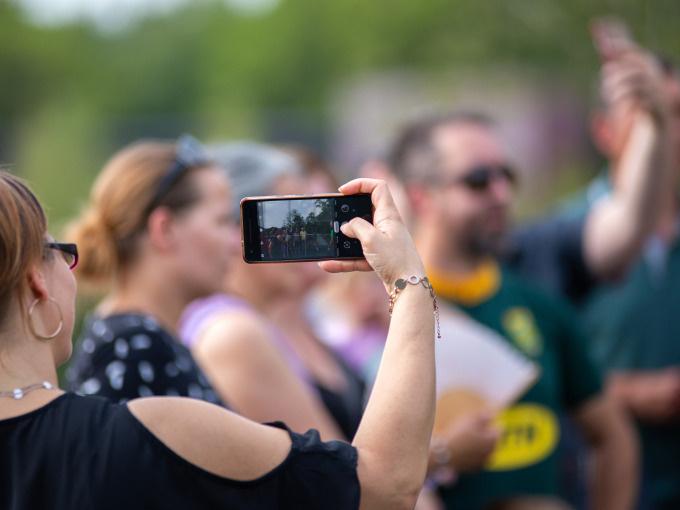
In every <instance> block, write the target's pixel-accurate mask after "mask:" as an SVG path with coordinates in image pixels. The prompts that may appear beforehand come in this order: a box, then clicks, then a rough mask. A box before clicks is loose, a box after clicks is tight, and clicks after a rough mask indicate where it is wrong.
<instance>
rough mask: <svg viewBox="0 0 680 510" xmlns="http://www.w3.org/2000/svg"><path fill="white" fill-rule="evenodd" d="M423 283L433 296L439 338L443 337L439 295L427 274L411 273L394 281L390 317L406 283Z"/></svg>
mask: <svg viewBox="0 0 680 510" xmlns="http://www.w3.org/2000/svg"><path fill="white" fill-rule="evenodd" d="M408 284H410V285H422V286H423V288H425V289H427V290H429V291H430V296H432V304H433V307H434V318H435V321H436V323H437V338H441V337H442V335H441V330H440V327H439V305H438V304H437V296H436V295H435V293H434V289H433V288H432V284H431V283H430V280H429V279H428V278H427V276H417V275H414V274H413V275H411V276H409V277H407V278H398V279H397V281H395V282H394V290H393V291H392V292H390V317H391V316H392V310H394V303H396V301H397V297H398V296H399V293H400V292H401V291H402V290H404V289H405V288H406V285H408Z"/></svg>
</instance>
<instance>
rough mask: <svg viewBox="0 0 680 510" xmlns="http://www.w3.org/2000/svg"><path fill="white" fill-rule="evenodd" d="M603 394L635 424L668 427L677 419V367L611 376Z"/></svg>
mask: <svg viewBox="0 0 680 510" xmlns="http://www.w3.org/2000/svg"><path fill="white" fill-rule="evenodd" d="M607 391H608V393H609V395H611V397H612V398H614V400H616V401H617V402H618V403H619V404H620V405H621V406H622V407H623V408H624V409H626V410H628V411H630V413H631V414H633V416H635V418H637V419H638V420H641V421H645V422H648V423H669V422H672V421H674V420H677V419H678V418H679V417H680V367H677V366H676V367H669V368H665V369H659V370H651V371H631V372H618V373H614V374H612V375H610V376H609V378H608V380H607Z"/></svg>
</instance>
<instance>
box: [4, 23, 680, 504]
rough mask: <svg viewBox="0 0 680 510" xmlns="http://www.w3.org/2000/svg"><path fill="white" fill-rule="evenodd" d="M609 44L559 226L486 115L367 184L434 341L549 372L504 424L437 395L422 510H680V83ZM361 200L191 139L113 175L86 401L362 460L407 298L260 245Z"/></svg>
mask: <svg viewBox="0 0 680 510" xmlns="http://www.w3.org/2000/svg"><path fill="white" fill-rule="evenodd" d="M593 36H594V40H595V46H596V50H597V52H598V53H599V55H600V58H601V62H602V65H601V73H600V75H599V76H598V77H597V83H598V87H597V96H598V97H597V101H596V105H595V106H594V107H593V110H592V115H591V133H592V142H593V144H594V145H595V146H596V147H597V149H598V150H599V151H600V152H601V154H602V155H603V156H604V158H605V159H606V162H607V163H606V166H605V167H604V168H601V169H599V174H598V177H597V178H596V179H595V180H593V181H592V183H590V184H589V185H588V187H587V188H586V189H584V190H583V191H582V192H581V193H579V194H578V195H576V196H573V197H571V198H570V199H569V200H568V201H565V202H563V203H559V204H554V208H553V209H552V212H550V213H549V214H547V215H546V216H544V217H542V218H539V219H537V220H533V221H531V222H530V223H528V224H519V225H516V224H514V223H513V222H512V220H511V212H512V210H513V208H514V207H515V206H516V198H517V194H516V193H517V190H518V188H519V187H521V186H522V184H523V183H522V181H521V179H520V173H518V172H517V170H516V168H515V166H514V164H513V161H512V160H511V158H510V157H509V155H508V150H507V146H506V142H505V141H504V140H503V139H502V138H501V136H500V135H499V133H498V131H497V129H496V125H495V121H494V118H493V117H491V116H489V115H488V114H483V113H480V112H477V111H472V110H466V109H465V108H464V107H465V105H451V110H450V111H439V112H436V113H433V114H431V115H427V116H420V117H418V118H413V119H412V120H411V121H410V122H408V123H407V124H406V125H404V126H403V127H402V128H401V129H400V130H399V132H397V133H394V136H393V139H392V143H391V144H390V147H389V148H388V150H386V151H385V154H384V157H383V158H376V159H374V160H371V161H367V162H366V163H365V164H364V165H363V167H362V168H361V169H360V172H359V175H360V176H361V177H367V178H372V179H381V180H384V181H386V182H387V185H388V187H389V190H390V192H391V194H392V196H393V197H394V199H395V202H396V205H397V209H398V210H399V214H400V216H401V218H402V219H403V221H404V222H405V223H406V225H407V226H408V229H409V231H410V233H411V235H412V237H413V239H414V242H415V246H416V248H417V250H418V253H419V255H420V257H421V258H422V261H423V264H424V267H425V272H426V274H427V277H428V279H429V282H430V283H431V285H432V288H433V289H434V291H435V293H436V296H437V299H438V307H439V315H440V318H441V319H445V318H446V319H447V320H442V322H441V326H442V327H441V339H439V340H436V342H435V344H437V343H446V342H447V340H448V339H449V338H453V337H455V336H456V335H458V334H459V330H458V328H467V327H469V326H472V327H473V328H474V329H470V330H469V331H473V333H471V334H472V336H478V337H480V338H482V337H483V338H492V339H493V341H494V342H497V343H500V344H504V345H505V346H508V347H510V348H511V349H512V350H513V352H514V353H515V354H517V355H519V356H521V357H523V358H525V359H526V360H528V361H530V362H531V363H532V366H534V367H535V368H536V376H535V377H534V378H533V379H532V381H531V382H530V383H528V384H527V385H526V387H523V388H521V391H518V393H517V394H516V395H514V397H513V398H512V399H509V400H508V401H506V402H503V404H502V405H499V404H497V403H495V402H492V401H490V400H489V399H488V398H485V397H484V395H482V394H480V393H479V392H477V391H476V390H475V388H465V387H463V388H457V389H452V388H449V389H448V390H446V391H440V390H439V389H438V393H437V396H436V399H437V411H436V413H437V418H436V419H437V422H436V423H437V424H436V427H435V433H434V435H433V436H432V440H431V441H430V447H429V453H428V461H427V477H426V480H425V482H424V484H423V486H422V491H421V492H420V497H419V498H418V501H417V504H416V508H419V509H421V510H437V509H447V510H448V509H465V510H468V509H470V510H474V509H480V510H481V509H492V510H496V509H502V510H509V509H528V510H534V509H536V510H543V509H545V510H551V509H565V508H573V509H585V508H594V509H613V510H624V509H640V510H655V509H659V510H663V509H678V508H680V343H678V338H679V337H680V314H678V313H677V306H678V303H680V231H679V230H678V229H679V227H680V201H679V199H678V191H679V190H680V188H679V185H680V182H679V180H680V73H679V72H678V69H677V68H676V67H675V65H674V63H673V62H671V61H670V60H669V59H667V58H666V57H665V56H661V55H657V54H655V53H653V52H652V51H650V50H649V49H647V48H642V47H640V46H639V45H637V44H636V43H635V41H633V40H632V39H631V38H630V37H629V36H628V34H627V33H626V32H625V30H623V29H622V27H620V26H618V25H616V24H612V23H607V22H603V23H600V24H595V25H594V26H593ZM585 99H586V98H584V100H585ZM339 184H340V183H339V182H338V177H337V176H336V174H335V173H334V170H333V169H332V168H330V167H329V165H327V164H326V163H325V162H324V161H323V160H322V159H321V158H320V157H318V156H317V155H316V154H314V153H313V152H312V151H311V150H309V149H307V148H306V147H301V146H279V145H276V146H275V145H268V144H265V143H262V142H260V141H255V140H253V141H223V142H220V143H216V144H210V145H205V146H203V145H200V144H198V143H197V142H196V141H195V140H194V139H192V138H190V137H183V138H180V139H179V140H177V141H174V142H173V141H161V140H139V141H137V142H135V143H133V144H131V145H129V146H127V147H124V148H122V149H121V150H120V151H119V152H117V153H116V154H114V155H113V156H112V157H111V159H110V160H109V161H108V162H107V164H106V165H105V167H104V168H103V169H102V170H101V172H100V173H99V174H98V176H97V178H96V181H95V183H94V185H93V186H92V189H91V193H90V196H89V200H88V202H87V205H86V207H85V208H84V210H83V211H82V213H81V214H80V216H79V217H77V218H75V219H74V220H73V221H72V222H71V223H70V224H69V225H68V227H67V228H66V230H65V232H64V234H63V236H62V237H63V239H60V240H63V241H65V242H69V243H74V244H76V245H77V249H78V259H79V261H78V265H77V267H76V268H75V275H76V278H77V279H78V282H79V284H80V287H81V291H83V292H86V291H87V292H90V293H94V294H95V295H96V296H97V297H98V303H97V305H96V307H95V308H94V309H93V310H92V311H91V312H90V314H89V315H88V316H87V318H86V319H85V322H84V324H83V325H82V328H81V330H80V335H79V338H78V339H77V341H76V343H75V348H74V354H73V357H72V359H71V360H70V362H69V363H68V366H67V370H66V374H65V378H66V381H65V383H66V386H67V387H68V389H69V390H71V391H73V392H77V393H79V394H83V395H94V396H100V397H105V398H106V399H109V400H110V401H112V402H115V403H126V402H128V401H131V400H134V399H137V398H139V397H150V396H184V397H191V398H194V399H201V400H205V401H207V402H211V403H214V404H217V405H219V406H222V407H226V408H228V409H230V410H233V411H235V412H237V413H238V414H240V415H242V416H245V417H246V418H249V419H251V420H253V421H256V422H275V421H282V422H285V423H286V425H287V426H288V427H289V428H290V429H291V430H294V431H297V432H304V431H306V430H308V429H316V430H317V431H318V432H319V434H320V437H321V439H322V440H324V441H330V440H340V441H346V442H351V441H352V440H353V438H354V436H355V434H356V433H357V430H358V428H359V426H360V423H361V421H362V416H363V415H364V412H365V410H366V405H367V402H368V399H369V395H370V393H371V389H372V388H373V386H374V383H375V381H376V378H377V377H379V373H380V370H382V368H381V360H382V359H383V349H384V345H385V340H386V338H387V337H388V332H389V331H390V313H389V308H388V294H387V293H386V292H385V285H383V283H384V282H381V281H380V279H377V278H375V276H374V275H372V274H370V273H368V272H352V273H347V274H332V275H331V274H328V272H325V271H323V270H322V269H321V268H320V267H319V265H318V264H317V263H314V262H300V263H294V264H269V263H265V264H246V263H245V262H244V261H243V259H242V253H241V241H240V230H239V225H240V222H239V219H240V218H239V214H240V212H239V202H240V200H241V199H242V198H244V197H247V196H262V195H285V194H319V193H333V192H337V189H338V185H339ZM187 211H191V214H190V215H189V214H188V212H187ZM183 215H185V216H186V218H187V219H186V221H184V222H177V221H175V219H176V218H177V217H180V218H181V217H184V216H183ZM379 220H380V218H376V222H375V226H376V227H377V229H378V230H379V229H380V228H381V226H380V221H379ZM356 228H357V230H359V229H360V228H361V227H360V226H359V225H357V226H356ZM350 234H351V232H350ZM294 235H296V236H303V237H300V239H303V240H304V239H305V237H306V236H307V235H308V234H307V233H306V232H304V231H302V233H300V232H297V233H295V234H294ZM348 235H349V234H348ZM279 236H281V234H280V233H279ZM277 246H278V245H276V235H274V236H273V241H272V245H271V247H270V248H269V249H270V250H273V251H278V252H281V251H282V250H283V248H277ZM282 246H283V245H282ZM291 249H292V248H291ZM296 249H297V248H296ZM298 251H299V250H298ZM296 253H297V252H296ZM297 254H298V255H300V254H299V253H297ZM398 276H400V277H406V276H408V275H398ZM392 290H393V289H391V288H389V287H388V288H387V292H388V293H390V292H392ZM448 319H451V320H448ZM676 319H678V320H676ZM393 326H394V325H393ZM469 345H470V347H469V348H470V349H471V350H473V349H475V343H474V339H473V340H471V343H470V344H469ZM435 348H436V345H435ZM385 355H386V356H388V355H389V353H385ZM453 361H455V360H452V364H453ZM475 363H476V365H475V367H474V369H475V370H476V371H477V372H479V373H481V374H485V373H486V372H488V371H489V367H488V366H485V363H484V359H477V360H476V361H475ZM446 365H447V360H446V359H445V358H444V359H438V360H437V367H439V369H440V370H441V367H444V370H446ZM439 375H440V374H437V376H439ZM493 375H494V374H491V373H489V374H488V376H489V377H492V376H493ZM415 384H418V383H417V381H416V382H415ZM402 404H403V403H402V402H398V401H395V402H394V405H395V406H400V405H402ZM443 415H446V416H448V418H445V419H443V421H440V420H439V417H440V416H443ZM0 426H1V423H0ZM152 490H156V489H152ZM198 490H200V489H198Z"/></svg>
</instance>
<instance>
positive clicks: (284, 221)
mask: <svg viewBox="0 0 680 510" xmlns="http://www.w3.org/2000/svg"><path fill="white" fill-rule="evenodd" d="M355 217H360V218H363V219H365V220H366V221H369V222H371V223H372V222H373V204H372V203H371V195H370V194H357V195H342V194H340V193H333V194H325V195H287V196H269V197H246V198H244V199H243V200H241V243H242V245H243V260H245V261H246V262H248V263H250V264H252V263H263V262H301V261H311V260H337V259H362V258H363V257H364V255H363V251H362V249H361V243H360V242H359V241H358V240H357V239H353V238H351V237H347V236H345V235H344V234H343V233H342V231H341V230H340V227H341V226H342V225H343V224H344V223H345V222H348V221H350V220H351V219H352V218H355Z"/></svg>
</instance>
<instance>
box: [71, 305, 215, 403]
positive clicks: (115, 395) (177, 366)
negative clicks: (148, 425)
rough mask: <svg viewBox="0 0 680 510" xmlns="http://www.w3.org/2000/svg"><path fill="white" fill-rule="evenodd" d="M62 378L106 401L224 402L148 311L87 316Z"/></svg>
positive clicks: (182, 346)
mask: <svg viewBox="0 0 680 510" xmlns="http://www.w3.org/2000/svg"><path fill="white" fill-rule="evenodd" d="M66 379H67V385H68V387H69V389H71V390H72V391H75V392H76V393H79V394H82V395H99V396H102V397H106V398H108V399H109V400H111V401H112V402H119V403H122V402H126V401H128V400H131V399H134V398H138V397H150V396H152V395H159V396H182V397H192V398H196V399H200V400H205V401H208V402H211V403H213V404H218V405H222V406H223V405H224V404H223V403H222V402H221V401H220V399H219V397H218V396H217V394H216V393H215V391H214V390H213V388H212V386H211V385H210V382H209V381H208V379H207V377H206V376H205V375H204V374H203V372H202V371H201V369H200V368H199V367H198V365H197V364H196V362H195V361H194V358H193V357H192V355H191V352H190V351H189V350H188V349H187V348H186V347H185V346H184V345H182V344H181V343H180V342H179V341H177V340H176V339H175V337H174V336H173V335H172V334H170V333H169V332H168V331H166V330H165V329H163V328H162V327H161V326H160V325H159V324H158V322H157V321H156V320H155V319H154V318H153V317H151V316H148V315H141V314H134V313H126V314H116V315H110V316H108V317H98V316H96V315H95V316H91V317H90V318H89V319H87V321H86V323H85V325H84V328H83V331H82V333H81V335H80V338H79V341H78V342H77V347H76V351H75V353H74V356H73V358H72V360H71V363H70V365H69V367H68V369H67V371H66Z"/></svg>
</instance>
